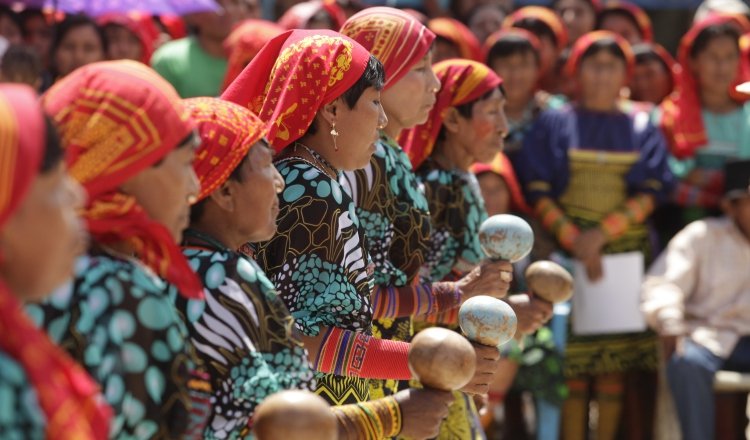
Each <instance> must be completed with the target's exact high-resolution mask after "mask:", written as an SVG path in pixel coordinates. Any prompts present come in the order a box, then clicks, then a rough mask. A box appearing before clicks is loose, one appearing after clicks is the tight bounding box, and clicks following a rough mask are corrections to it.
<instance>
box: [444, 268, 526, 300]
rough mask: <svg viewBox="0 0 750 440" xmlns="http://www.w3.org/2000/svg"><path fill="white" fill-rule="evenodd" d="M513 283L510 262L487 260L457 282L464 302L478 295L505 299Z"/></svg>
mask: <svg viewBox="0 0 750 440" xmlns="http://www.w3.org/2000/svg"><path fill="white" fill-rule="evenodd" d="M511 281H513V266H512V265H511V264H510V262H508V261H502V260H486V261H483V262H482V263H481V264H480V265H479V266H477V267H475V268H474V269H473V270H472V271H471V272H469V273H468V274H467V275H466V276H464V277H463V278H461V279H460V280H458V281H457V284H458V288H459V289H460V290H461V297H462V299H463V300H467V299H469V298H473V297H475V296H478V295H487V296H491V297H494V298H504V297H505V296H507V295H508V290H509V289H510V283H511Z"/></svg>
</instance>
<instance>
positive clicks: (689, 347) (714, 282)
mask: <svg viewBox="0 0 750 440" xmlns="http://www.w3.org/2000/svg"><path fill="white" fill-rule="evenodd" d="M722 209H723V210H724V213H725V216H724V217H721V218H712V219H704V220H698V221H696V222H693V223H691V224H689V225H688V226H687V227H685V229H683V230H682V231H681V232H680V233H678V234H677V235H676V236H675V237H674V238H673V239H672V241H671V242H670V243H669V246H668V248H667V250H666V251H665V252H664V253H663V254H662V255H661V256H660V257H659V259H658V260H657V261H656V262H655V263H654V265H653V266H652V268H651V270H650V272H649V274H648V276H647V278H646V281H645V283H644V286H643V307H642V308H643V312H644V314H645V315H646V319H647V321H648V323H649V325H650V326H651V327H653V328H654V329H655V330H656V331H657V332H658V333H659V335H660V339H661V342H662V346H663V349H664V354H665V356H666V359H667V377H668V380H669V386H670V388H671V390H672V395H673V396H674V401H675V405H676V408H677V413H678V415H679V418H680V425H681V427H682V433H683V438H684V439H685V440H691V439H701V440H710V439H712V438H714V394H713V380H714V374H715V373H716V372H717V371H718V370H720V369H723V370H734V371H742V372H748V371H750V270H748V269H750V161H737V162H732V163H728V164H727V165H726V167H725V188H724V198H723V200H722Z"/></svg>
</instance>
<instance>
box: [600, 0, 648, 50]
mask: <svg viewBox="0 0 750 440" xmlns="http://www.w3.org/2000/svg"><path fill="white" fill-rule="evenodd" d="M609 11H621V12H624V13H626V14H628V15H630V16H631V17H632V18H633V20H634V21H635V23H636V24H637V25H638V31H639V32H640V34H641V38H642V39H643V41H644V42H651V41H653V40H654V28H653V26H652V25H651V18H649V16H648V14H646V11H644V10H643V9H641V8H639V7H638V6H636V5H634V4H633V3H630V2H624V1H619V0H610V1H609V2H607V4H606V5H605V6H604V9H602V10H601V11H600V12H599V15H600V17H601V16H602V15H603V14H606V13H607V12H609Z"/></svg>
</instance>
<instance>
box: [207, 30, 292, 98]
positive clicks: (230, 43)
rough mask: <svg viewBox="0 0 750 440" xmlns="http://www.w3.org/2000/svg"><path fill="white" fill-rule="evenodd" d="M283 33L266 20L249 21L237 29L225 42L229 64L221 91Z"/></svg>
mask: <svg viewBox="0 0 750 440" xmlns="http://www.w3.org/2000/svg"><path fill="white" fill-rule="evenodd" d="M282 32H284V28H282V27H281V26H279V25H277V24H276V23H273V22H271V21H266V20H255V19H248V20H244V21H243V22H242V23H240V24H239V25H238V26H237V27H235V28H234V30H232V33H230V34H229V36H228V37H227V38H226V39H225V40H224V51H225V52H226V53H227V58H228V62H227V73H226V75H225V76H224V84H222V86H221V90H222V91H223V90H226V89H227V87H229V84H231V83H232V81H234V80H235V78H237V76H238V75H239V74H240V72H242V69H244V68H245V66H247V65H248V64H249V63H250V61H252V60H253V58H255V56H256V55H258V52H260V50H261V49H263V46H265V45H266V43H268V42H269V41H271V39H272V38H273V37H275V36H277V35H279V34H280V33H282Z"/></svg>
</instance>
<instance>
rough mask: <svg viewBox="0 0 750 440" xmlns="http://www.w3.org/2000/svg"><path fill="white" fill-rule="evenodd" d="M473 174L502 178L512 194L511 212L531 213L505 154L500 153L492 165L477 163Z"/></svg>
mask: <svg viewBox="0 0 750 440" xmlns="http://www.w3.org/2000/svg"><path fill="white" fill-rule="evenodd" d="M471 172H473V173H474V174H476V175H480V174H482V173H495V174H497V175H498V176H500V177H501V178H502V179H503V180H504V181H505V184H506V185H507V186H508V191H509V192H510V203H511V206H510V209H511V211H513V212H518V213H522V214H529V213H531V209H530V208H529V205H527V204H526V200H524V198H523V193H521V185H519V184H518V178H517V177H516V172H515V171H513V165H511V164H510V161H509V160H508V157H507V156H506V155H505V154H504V153H498V154H497V156H495V158H494V159H493V160H492V162H490V163H487V164H485V163H475V164H474V165H472V166H471Z"/></svg>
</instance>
